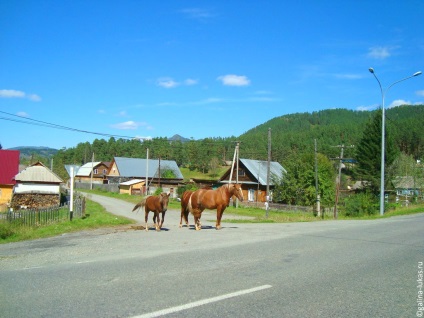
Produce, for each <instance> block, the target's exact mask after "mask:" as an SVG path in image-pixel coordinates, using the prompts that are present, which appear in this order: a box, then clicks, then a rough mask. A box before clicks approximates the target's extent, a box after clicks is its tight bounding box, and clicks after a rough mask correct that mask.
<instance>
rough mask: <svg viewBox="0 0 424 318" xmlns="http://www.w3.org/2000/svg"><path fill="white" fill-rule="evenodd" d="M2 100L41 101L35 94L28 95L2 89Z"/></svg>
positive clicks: (0, 95) (0, 96)
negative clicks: (25, 99)
mask: <svg viewBox="0 0 424 318" xmlns="http://www.w3.org/2000/svg"><path fill="white" fill-rule="evenodd" d="M0 98H27V99H29V100H31V101H33V102H39V101H41V97H40V96H38V95H35V94H27V93H25V92H22V91H17V90H14V89H0Z"/></svg>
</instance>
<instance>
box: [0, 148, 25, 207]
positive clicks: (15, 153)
mask: <svg viewBox="0 0 424 318" xmlns="http://www.w3.org/2000/svg"><path fill="white" fill-rule="evenodd" d="M19 155H20V152H19V150H3V149H0V212H4V211H7V209H8V206H9V204H10V201H11V199H12V193H13V187H14V186H15V183H16V181H15V176H16V175H17V174H18V172H19Z"/></svg>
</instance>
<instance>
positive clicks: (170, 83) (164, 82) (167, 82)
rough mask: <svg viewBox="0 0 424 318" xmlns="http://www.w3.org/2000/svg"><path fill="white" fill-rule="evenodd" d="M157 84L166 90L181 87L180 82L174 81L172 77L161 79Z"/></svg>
mask: <svg viewBox="0 0 424 318" xmlns="http://www.w3.org/2000/svg"><path fill="white" fill-rule="evenodd" d="M156 84H157V85H158V86H160V87H164V88H173V87H177V86H178V85H180V84H179V83H178V82H176V81H174V80H173V79H172V78H170V77H161V78H159V79H158V80H157V81H156Z"/></svg>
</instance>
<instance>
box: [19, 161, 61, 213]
mask: <svg viewBox="0 0 424 318" xmlns="http://www.w3.org/2000/svg"><path fill="white" fill-rule="evenodd" d="M15 180H16V185H15V187H14V189H13V196H12V201H11V207H12V208H13V209H14V210H19V209H21V208H28V209H37V208H45V207H49V206H56V205H59V204H60V184H61V183H62V182H63V180H62V179H61V178H59V177H58V176H57V175H56V174H55V173H54V172H52V171H51V170H50V169H49V168H47V167H46V166H45V165H43V164H42V163H41V162H37V163H35V164H33V165H31V166H29V167H27V168H26V169H25V170H23V171H21V172H20V173H18V174H17V175H16V176H15Z"/></svg>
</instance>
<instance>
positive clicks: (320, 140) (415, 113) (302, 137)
mask: <svg viewBox="0 0 424 318" xmlns="http://www.w3.org/2000/svg"><path fill="white" fill-rule="evenodd" d="M375 112H376V111H353V110H346V109H329V110H322V111H317V112H312V113H295V114H290V115H284V116H281V117H276V118H273V119H271V120H269V121H268V122H265V123H263V124H262V125H259V126H257V127H254V128H252V129H250V130H248V131H246V132H245V133H244V134H242V135H241V136H239V137H235V136H231V137H225V138H206V139H202V140H190V141H181V140H169V139H168V138H154V139H152V140H145V141H143V142H140V141H139V140H126V139H115V138H110V139H109V140H104V139H96V140H94V141H93V143H89V142H85V143H80V144H78V145H76V146H75V147H73V148H68V149H62V150H59V151H58V152H57V153H56V154H55V155H54V156H53V159H54V168H55V171H56V172H58V173H59V174H60V175H63V177H65V175H64V173H65V171H64V168H63V165H64V164H84V163H86V162H90V161H91V158H92V153H94V156H95V160H96V161H111V160H112V158H113V157H115V156H119V157H132V158H146V156H147V149H148V153H149V154H148V155H149V158H151V159H156V158H159V157H160V158H162V159H168V160H175V161H176V162H177V164H178V165H179V166H183V167H189V168H191V169H197V170H199V171H202V172H205V173H206V172H207V171H208V170H209V169H210V166H211V162H212V161H214V162H216V160H218V161H223V160H231V159H232V157H233V153H234V148H235V142H236V141H240V157H241V158H248V159H258V160H266V159H267V153H268V130H269V129H271V149H272V151H271V153H272V160H273V161H278V162H280V163H281V164H282V165H283V166H285V164H284V163H285V160H286V159H287V158H290V157H292V156H293V155H296V154H297V155H302V154H305V153H306V154H308V153H309V154H310V153H313V152H314V140H315V139H316V140H317V145H318V152H319V153H321V154H323V155H325V156H327V157H328V158H335V157H338V155H339V152H340V148H339V147H336V146H338V145H342V144H344V145H357V144H358V142H359V141H360V139H361V137H362V134H363V130H364V127H365V125H366V123H367V122H369V121H370V119H371V118H372V116H373V114H374V113H375ZM423 123H424V105H417V106H408V105H405V106H400V107H395V108H390V109H388V110H387V111H386V124H387V129H390V132H391V134H392V136H393V139H394V142H395V145H396V146H397V147H398V148H399V150H400V151H401V152H403V153H404V154H406V155H409V156H412V157H413V158H414V159H422V158H423V157H424V130H423ZM353 156H354V150H351V151H349V150H346V152H345V157H353Z"/></svg>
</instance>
